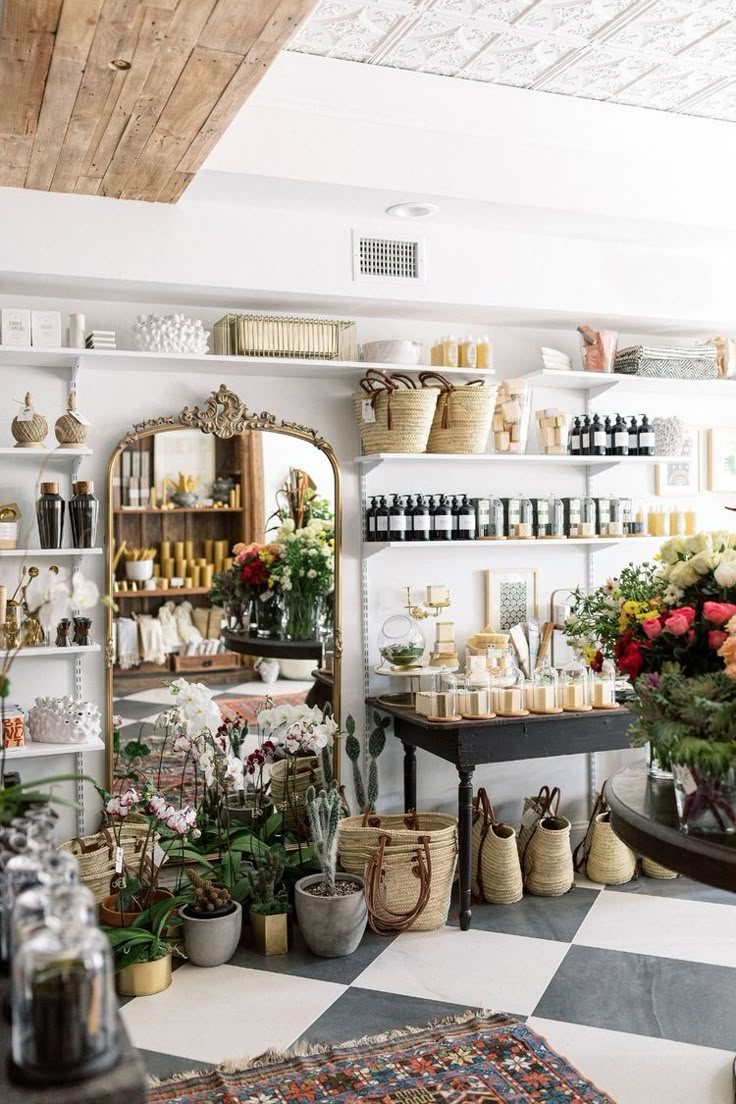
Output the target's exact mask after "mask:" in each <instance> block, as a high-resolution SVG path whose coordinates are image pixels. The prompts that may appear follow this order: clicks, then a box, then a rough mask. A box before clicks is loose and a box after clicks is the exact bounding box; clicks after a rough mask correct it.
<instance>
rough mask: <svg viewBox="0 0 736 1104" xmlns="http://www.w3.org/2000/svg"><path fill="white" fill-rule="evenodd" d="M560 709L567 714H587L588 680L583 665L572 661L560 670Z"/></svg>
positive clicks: (588, 703)
mask: <svg viewBox="0 0 736 1104" xmlns="http://www.w3.org/2000/svg"><path fill="white" fill-rule="evenodd" d="M560 690H561V699H562V708H563V709H564V710H565V711H566V712H568V713H581V712H587V711H588V710H589V709H590V707H591V706H590V680H589V678H588V670H587V668H586V667H585V665H584V664H583V663H581V662H580V661H579V660H577V659H573V660H572V661H571V662H570V663H568V664H567V665H566V666H565V667H563V669H562V675H561V677H560Z"/></svg>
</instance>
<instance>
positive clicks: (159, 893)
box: [100, 889, 174, 928]
mask: <svg viewBox="0 0 736 1104" xmlns="http://www.w3.org/2000/svg"><path fill="white" fill-rule="evenodd" d="M118 896H119V895H118V894H117V893H113V894H111V895H110V896H109V897H105V899H104V900H103V901H102V902H101V904H100V923H101V924H107V925H108V927H110V928H129V927H130V925H131V924H132V923H133V921H134V920H137V919H138V917H139V916H140V915H141V911H142V910H141V909H135V910H134V911H133V912H121V911H120V909H119V908H118V905H117V901H118ZM173 896H174V894H173V893H172V892H171V890H170V889H154V891H153V893H152V894H151V904H152V905H156V904H158V902H159V901H165V900H166V899H167V898H169V897H173Z"/></svg>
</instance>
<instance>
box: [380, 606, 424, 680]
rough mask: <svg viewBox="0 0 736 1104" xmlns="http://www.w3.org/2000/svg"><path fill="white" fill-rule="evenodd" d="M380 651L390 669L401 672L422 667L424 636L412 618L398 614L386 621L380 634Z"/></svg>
mask: <svg viewBox="0 0 736 1104" xmlns="http://www.w3.org/2000/svg"><path fill="white" fill-rule="evenodd" d="M378 650H379V652H380V653H381V659H382V660H383V662H384V663H387V664H388V665H389V667H394V668H398V669H399V670H405V669H407V668H409V667H421V665H422V658H423V656H424V635H423V634H422V630H421V629H420V628H419V626H418V625H417V624H416V622H414V621H412V619H411V617H407V616H406V614H403V613H398V614H395V615H394V616H393V617H389V618H387V620H386V621H384V623H383V627H382V628H381V631H380V633H379V634H378Z"/></svg>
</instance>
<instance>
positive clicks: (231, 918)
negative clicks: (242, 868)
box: [179, 870, 243, 966]
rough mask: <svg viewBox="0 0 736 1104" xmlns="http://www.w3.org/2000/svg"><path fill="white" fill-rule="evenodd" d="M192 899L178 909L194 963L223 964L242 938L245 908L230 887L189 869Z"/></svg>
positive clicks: (232, 953)
mask: <svg viewBox="0 0 736 1104" xmlns="http://www.w3.org/2000/svg"><path fill="white" fill-rule="evenodd" d="M187 877H188V878H189V881H190V883H191V893H192V900H191V902H190V903H189V904H187V905H184V906H183V907H182V908H180V909H179V915H180V916H181V918H182V921H183V923H184V949H185V951H186V954H187V958H188V959H189V961H190V962H191V963H193V964H194V965H195V966H222V965H223V963H225V962H228V961H229V960H230V959H231V958H232V957H233V955H234V954H235V951H236V949H237V946H238V943H239V942H240V934H241V929H242V923H243V910H242V908H241V906H240V905H239V904H238V902H237V901H233V900H232V898H231V896H230V891H229V890H228V889H224V888H223V887H221V886H216V885H213V883H212V882H211V881H209V879H207V878H202V877H200V875H199V874H195V873H194V871H192V870H187Z"/></svg>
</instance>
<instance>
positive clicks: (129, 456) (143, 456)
mask: <svg viewBox="0 0 736 1104" xmlns="http://www.w3.org/2000/svg"><path fill="white" fill-rule="evenodd" d="M150 501H151V454H150V453H149V452H143V451H137V450H135V449H126V450H125V452H123V453H122V455H121V457H120V464H119V465H118V467H117V469H116V474H115V476H114V477H113V506H114V508H115V509H120V508H121V507H122V508H124V507H126V506H127V507H129V508H130V507H132V508H133V509H140V508H141V507H147V506H149V505H150Z"/></svg>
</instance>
